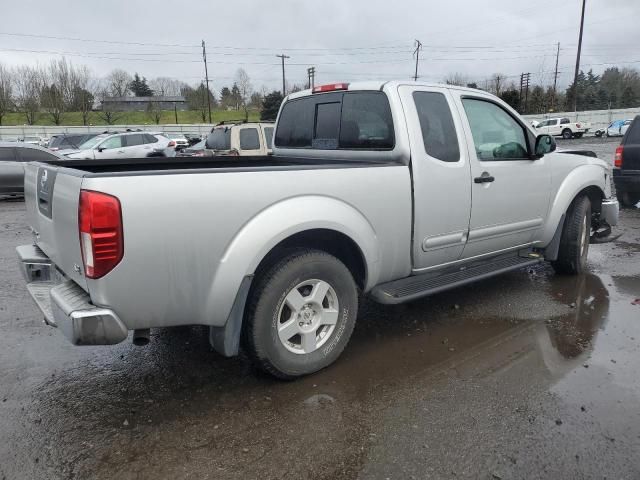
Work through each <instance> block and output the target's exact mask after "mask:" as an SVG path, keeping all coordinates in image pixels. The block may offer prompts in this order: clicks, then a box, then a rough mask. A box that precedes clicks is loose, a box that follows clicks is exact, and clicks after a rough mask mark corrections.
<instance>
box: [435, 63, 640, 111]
mask: <svg viewBox="0 0 640 480" xmlns="http://www.w3.org/2000/svg"><path fill="white" fill-rule="evenodd" d="M507 79H508V77H507V76H506V75H503V74H500V73H495V74H493V75H492V76H491V77H490V78H489V79H488V80H485V81H484V82H481V83H480V84H478V83H476V82H471V81H469V79H468V77H466V76H465V75H463V74H460V73H454V74H452V75H449V76H448V77H447V78H445V83H447V84H452V85H459V86H467V87H471V88H481V89H483V90H486V91H488V92H490V93H493V94H494V95H497V96H498V97H500V98H502V100H504V101H505V102H506V103H508V104H509V105H510V106H511V107H513V108H514V109H516V110H517V111H518V112H520V113H521V114H524V115H526V114H544V113H550V112H561V111H573V109H574V99H575V92H576V88H575V86H574V84H573V82H572V83H571V84H570V85H569V86H568V87H567V88H566V89H565V90H564V91H561V90H556V91H554V88H553V87H552V86H547V87H544V86H542V85H533V86H529V88H528V89H526V88H525V89H521V88H520V86H519V85H517V84H516V82H514V81H510V82H508V81H507ZM577 86H578V88H577V92H578V98H577V109H578V111H585V110H606V109H615V108H635V107H638V106H640V72H639V71H638V70H636V69H633V68H618V67H611V68H607V69H606V70H605V71H604V72H603V73H602V75H596V74H594V73H593V70H589V71H588V72H587V73H585V72H583V71H580V72H579V73H578V81H577Z"/></svg>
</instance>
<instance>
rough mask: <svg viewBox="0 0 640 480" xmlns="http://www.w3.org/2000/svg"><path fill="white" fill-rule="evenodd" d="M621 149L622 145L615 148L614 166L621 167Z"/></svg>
mask: <svg viewBox="0 0 640 480" xmlns="http://www.w3.org/2000/svg"><path fill="white" fill-rule="evenodd" d="M623 150H624V147H623V146H622V145H620V146H619V147H618V148H616V156H615V157H614V158H613V166H614V167H618V168H622V151H623Z"/></svg>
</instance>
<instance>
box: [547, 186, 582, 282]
mask: <svg viewBox="0 0 640 480" xmlns="http://www.w3.org/2000/svg"><path fill="white" fill-rule="evenodd" d="M590 235H591V202H590V201H589V198H588V197H587V196H585V195H581V196H579V197H577V198H576V199H575V200H574V201H573V202H572V204H571V206H570V207H569V210H568V211H567V216H566V218H565V220H564V227H563V229H562V236H561V237H560V248H559V249H558V258H557V259H556V260H555V261H553V262H551V263H552V265H553V268H554V269H555V271H556V272H558V273H566V274H569V275H577V274H580V273H583V272H584V271H585V270H586V267H587V255H588V253H589V238H590Z"/></svg>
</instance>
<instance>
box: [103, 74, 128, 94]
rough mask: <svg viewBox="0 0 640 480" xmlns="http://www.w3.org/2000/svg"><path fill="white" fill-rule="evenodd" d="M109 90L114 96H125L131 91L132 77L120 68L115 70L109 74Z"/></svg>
mask: <svg viewBox="0 0 640 480" xmlns="http://www.w3.org/2000/svg"><path fill="white" fill-rule="evenodd" d="M106 80H107V85H106V89H107V92H108V93H109V94H110V95H111V96H113V97H124V96H126V95H127V94H128V93H129V84H130V83H131V80H132V77H131V75H129V74H128V73H127V72H125V71H124V70H121V69H119V68H117V69H115V70H113V71H112V72H111V73H110V74H109V75H108V76H107V79H106Z"/></svg>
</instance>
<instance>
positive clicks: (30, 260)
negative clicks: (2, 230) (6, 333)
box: [16, 245, 128, 345]
mask: <svg viewBox="0 0 640 480" xmlns="http://www.w3.org/2000/svg"><path fill="white" fill-rule="evenodd" d="M16 251H17V253H18V259H19V263H20V269H21V271H22V275H23V276H24V278H25V281H26V282H27V290H28V291H29V293H30V294H31V297H32V298H33V300H34V301H35V302H36V304H37V305H38V307H39V308H40V310H41V311H42V313H43V314H44V320H45V323H46V324H47V325H51V326H53V327H58V328H60V330H62V333H63V334H64V336H65V337H67V339H68V340H69V341H70V342H71V343H72V344H74V345H113V344H116V343H120V342H121V341H123V340H124V339H126V338H127V334H128V329H127V327H126V326H125V324H124V323H123V322H122V321H121V320H120V319H119V318H118V316H117V315H116V314H115V312H113V310H110V309H108V308H102V307H98V306H95V305H93V304H92V303H91V298H90V297H89V294H88V293H87V292H85V291H84V290H83V289H82V288H80V286H79V285H78V284H76V283H75V282H74V281H72V280H69V279H67V278H66V277H65V276H64V274H62V273H61V272H60V271H59V270H58V269H57V268H56V266H55V265H54V264H53V262H52V261H51V260H50V259H49V257H47V256H46V255H45V254H44V252H43V251H42V250H40V249H39V248H38V247H37V246H35V245H22V246H20V247H17V248H16Z"/></svg>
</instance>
